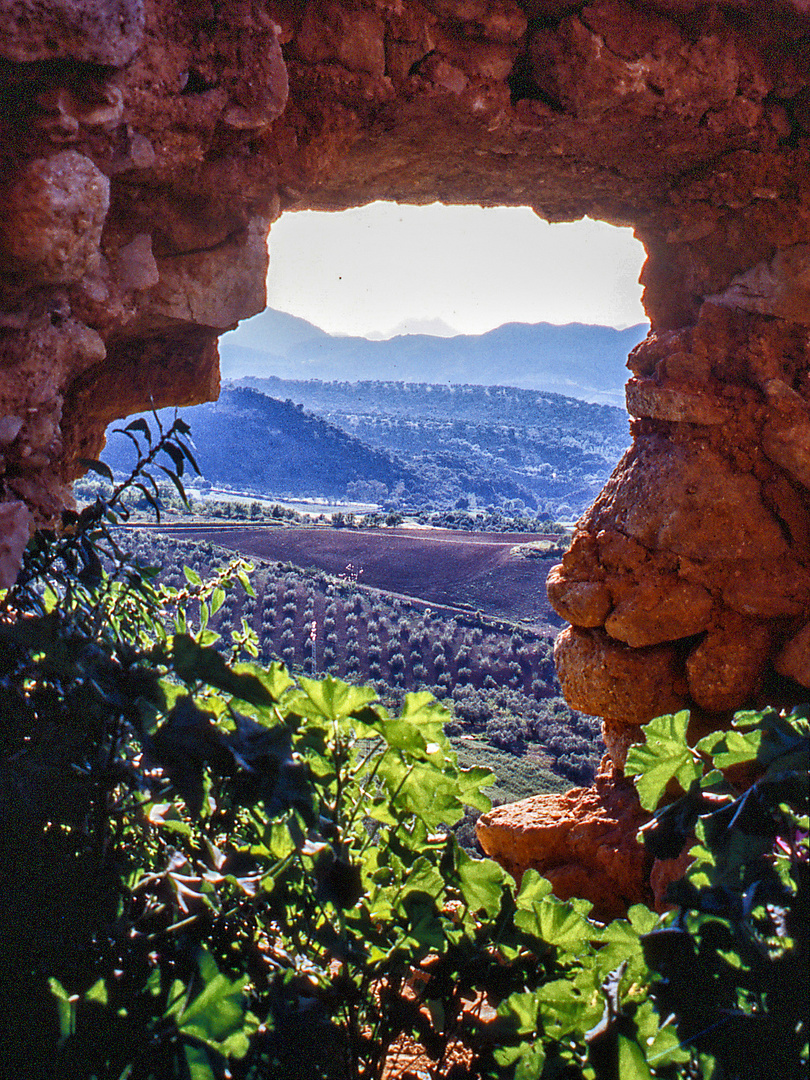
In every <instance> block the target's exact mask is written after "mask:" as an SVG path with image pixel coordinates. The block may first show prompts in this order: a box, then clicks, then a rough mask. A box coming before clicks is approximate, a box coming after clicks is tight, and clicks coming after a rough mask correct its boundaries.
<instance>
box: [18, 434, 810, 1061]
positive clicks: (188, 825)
mask: <svg viewBox="0 0 810 1080" xmlns="http://www.w3.org/2000/svg"><path fill="white" fill-rule="evenodd" d="M136 423H140V422H136ZM141 434H142V435H143V439H146V438H147V437H148V436H147V432H146V431H145V430H144V428H142V427H138V428H135V429H134V433H133V437H135V435H139V436H140V435H141ZM187 434H188V433H187V431H186V430H184V427H183V426H178V425H175V426H173V427H172V428H170V429H169V430H168V431H167V432H161V434H160V438H159V439H158V440H157V442H156V443H155V444H154V445H152V443H151V440H150V442H149V445H148V446H145V447H144V448H143V449H142V451H141V453H140V459H139V462H138V466H137V470H136V472H135V473H134V474H133V477H132V478H131V479H130V481H127V482H125V483H124V484H123V485H119V487H118V488H116V489H115V491H114V493H113V496H112V498H111V500H110V501H109V502H107V503H101V502H98V503H96V504H95V505H94V506H91V507H88V508H86V509H85V510H84V511H83V512H82V514H81V515H70V514H69V515H67V516H66V519H65V522H64V528H63V530H62V531H61V532H60V533H59V534H57V533H40V534H38V535H37V536H36V537H35V538H34V540H33V541H32V543H31V546H30V548H29V550H28V552H27V554H26V561H25V566H24V570H23V574H22V575H21V577H20V579H19V582H18V584H17V585H16V586H15V587H14V588H13V589H11V590H9V591H8V592H7V593H6V594H5V595H4V596H2V597H0V639H2V648H0V715H2V721H3V723H2V729H1V730H0V754H1V755H2V757H1V758H0V765H1V767H2V773H0V784H1V785H2V786H1V787H0V799H2V814H3V821H4V836H3V849H2V864H0V865H2V881H3V886H2V888H3V896H2V919H3V921H4V924H5V925H3V926H2V927H0V931H2V941H3V943H4V945H3V948H4V951H5V956H4V957H3V968H4V971H5V972H6V973H8V977H7V978H6V983H7V985H6V987H5V991H6V992H5V995H4V1010H3V1014H2V1015H3V1023H4V1024H6V1025H8V1028H7V1030H6V1031H5V1032H3V1033H2V1034H3V1038H2V1043H1V1044H2V1045H3V1046H4V1047H6V1055H7V1057H9V1058H14V1056H15V1053H16V1060H10V1061H8V1062H6V1063H5V1064H6V1066H7V1068H8V1071H9V1074H10V1075H25V1076H29V1077H36V1076H48V1077H57V1078H58V1077H72V1076H82V1077H91V1076H93V1077H97V1078H98V1080H102V1078H103V1080H123V1078H131V1080H149V1078H154V1080H163V1078H164V1077H178V1078H193V1080H203V1078H205V1080H207V1078H218V1080H219V1078H222V1080H224V1078H225V1077H232V1078H244V1080H249V1078H250V1080H253V1078H255V1080H258V1078H260V1077H280V1078H283V1077H290V1078H293V1077H294V1078H295V1080H307V1078H309V1077H312V1078H313V1080H322V1078H324V1080H325V1078H335V1080H344V1078H350V1077H351V1078H358V1080H359V1078H372V1077H379V1076H380V1075H381V1074H382V1071H383V1068H384V1066H385V1062H386V1060H387V1059H388V1058H389V1057H390V1051H391V1049H392V1048H393V1047H395V1046H396V1045H397V1044H398V1040H400V1039H401V1038H402V1037H408V1038H410V1039H413V1040H415V1041H416V1042H417V1043H418V1044H419V1045H420V1046H421V1047H422V1048H423V1049H424V1051H425V1052H426V1054H427V1056H428V1057H429V1059H431V1060H432V1061H433V1062H434V1066H433V1072H434V1075H436V1076H439V1075H441V1076H448V1077H449V1076H453V1075H454V1073H453V1069H455V1070H456V1073H455V1075H459V1076H480V1077H492V1078H495V1077H497V1078H505V1080H508V1078H511V1077H514V1078H515V1080H531V1078H538V1077H571V1078H580V1077H582V1078H589V1080H603V1078H605V1080H606V1078H609V1077H614V1076H621V1077H622V1080H636V1078H640V1080H646V1078H647V1077H650V1076H660V1077H665V1078H670V1077H673V1078H674V1077H676V1076H695V1077H698V1076H701V1077H718V1078H721V1077H722V1078H725V1077H728V1078H733V1077H737V1076H740V1077H742V1076H746V1077H749V1076H750V1077H759V1076H763V1077H764V1076H766V1075H768V1076H771V1075H776V1074H778V1075H779V1076H780V1077H792V1076H799V1075H800V1074H801V1071H802V1069H804V1068H806V1061H807V1016H806V1006H805V1005H804V1001H805V997H804V993H803V988H802V985H801V982H800V980H801V979H802V977H803V974H802V973H803V971H804V970H805V968H806V962H807V921H806V907H807V893H808V882H807V870H808V863H807V819H806V816H804V817H803V816H802V815H806V813H807V789H806V752H807V741H808V723H807V719H806V716H805V715H804V714H796V715H793V716H791V717H781V716H779V715H777V714H776V713H765V714H742V715H741V716H740V717H738V718H737V721H736V724H735V727H734V728H733V729H732V730H731V731H730V732H728V733H725V734H722V735H713V736H710V737H709V738H708V739H705V740H703V742H702V743H701V744H699V745H698V747H697V748H695V750H690V749H689V748H688V747H687V745H686V741H685V728H686V717H685V715H683V714H679V716H676V717H664V718H661V719H660V720H658V721H654V722H653V724H651V725H649V727H648V729H647V735H648V741H647V744H646V745H645V746H644V747H642V748H640V749H638V750H636V751H633V754H632V756H631V758H630V762H629V768H630V770H631V771H635V772H636V773H637V775H638V787H639V794H640V797H641V799H642V802H643V804H644V805H645V806H647V807H648V808H649V809H650V810H651V811H652V810H655V809H656V807H657V806H658V804H659V802H661V800H662V798H664V797H665V794H666V791H667V790H671V788H672V785H673V784H676V785H680V789H679V790H681V791H682V792H683V794H682V795H681V797H680V798H677V799H675V801H672V800H670V801H669V803H668V805H665V806H663V808H662V809H660V810H658V811H657V812H656V817H655V818H654V819H653V823H652V825H651V826H650V828H649V829H648V830H647V836H646V839H647V843H648V844H649V845H650V847H651V850H652V851H653V853H654V854H656V855H659V856H662V857H664V856H671V855H676V854H678V853H679V852H680V850H681V848H682V846H683V844H684V842H687V843H688V842H690V840H691V841H692V842H694V844H695V846H694V847H693V854H695V856H696V859H695V862H694V864H693V866H692V868H691V870H690V872H689V875H688V877H687V879H686V880H685V881H684V882H683V883H681V884H680V885H679V886H678V887H677V891H676V894H675V897H674V899H675V900H676V902H677V903H678V905H679V906H678V908H677V909H676V910H675V911H674V912H673V913H671V914H669V915H667V916H665V917H663V918H660V919H659V918H658V917H657V916H655V915H654V914H652V913H651V912H650V911H649V910H648V909H646V908H645V907H643V906H637V907H635V908H632V909H631V911H630V912H629V914H628V918H627V919H626V920H618V921H616V922H613V923H611V924H609V925H608V926H603V925H601V924H599V923H596V922H594V921H592V920H591V919H590V918H589V911H590V909H589V905H588V904H587V903H586V902H584V901H571V902H569V903H563V902H561V901H559V900H556V899H555V898H554V897H552V896H551V895H550V886H549V884H548V882H546V881H545V880H543V879H541V878H539V877H538V876H537V875H536V874H535V873H534V872H532V871H530V872H528V873H527V874H526V875H525V876H524V878H523V881H522V883H521V885H520V887H519V888H516V887H515V884H514V882H513V881H512V879H511V878H510V877H508V875H506V874H505V873H504V872H503V871H502V870H501V869H500V868H499V867H498V866H496V865H495V864H494V863H492V862H490V861H488V860H474V859H471V858H470V857H469V856H468V855H467V854H465V853H464V852H463V851H462V850H461V849H460V848H459V847H458V844H457V843H456V840H455V838H454V837H453V835H452V834H451V833H450V832H449V831H448V829H449V826H451V825H452V824H453V823H454V822H455V821H457V820H458V819H459V817H460V816H461V815H462V813H463V808H464V806H465V805H472V806H477V807H479V808H485V807H486V806H487V799H486V797H485V796H484V795H482V794H481V790H480V789H481V786H482V785H483V784H486V783H487V782H488V781H489V780H490V779H491V777H490V776H489V775H488V774H487V773H486V772H485V770H470V771H465V770H463V769H460V768H459V767H458V765H457V763H456V759H455V756H454V754H453V752H452V749H451V747H450V745H449V742H448V740H447V738H446V736H445V734H444V730H443V727H444V723H445V722H446V720H447V719H448V713H447V712H446V710H445V709H444V708H443V707H442V706H440V705H439V704H438V703H436V702H435V701H433V700H432V699H431V698H430V697H429V696H428V695H426V694H416V695H409V696H408V697H407V698H406V699H405V702H404V705H403V707H402V710H401V712H400V713H399V714H398V715H395V714H392V713H391V712H389V711H388V710H386V709H385V708H384V707H383V706H382V705H380V704H379V702H378V701H377V700H376V699H375V695H374V691H372V690H369V689H366V688H356V687H351V686H349V685H347V684H345V683H342V682H340V681H338V680H335V679H332V678H326V679H324V680H311V679H305V678H300V679H299V680H297V681H296V680H293V679H292V678H291V677H290V676H289V675H288V673H287V672H286V670H285V669H284V668H283V667H282V666H281V665H280V664H271V665H270V666H269V667H266V668H262V667H260V666H258V665H256V664H255V663H253V662H251V661H244V660H241V659H240V657H243V656H245V655H249V654H250V653H251V652H252V651H255V642H254V641H253V640H252V638H251V634H250V633H249V631H248V630H247V629H246V628H243V629H242V630H241V631H234V634H233V635H232V641H231V642H230V643H229V646H228V649H227V650H225V648H224V646H223V645H222V643H219V644H220V650H221V651H218V649H217V648H215V645H217V642H216V641H215V640H214V637H215V635H213V632H212V631H211V630H210V629H209V628H208V627H207V618H208V616H209V615H210V612H211V611H212V610H213V609H214V608H216V607H217V606H218V605H219V604H220V603H221V602H222V596H223V589H224V587H225V586H226V585H227V583H228V581H229V580H230V579H232V578H234V577H236V576H240V575H241V576H242V577H243V578H244V572H243V571H242V570H241V569H240V568H236V569H234V570H225V571H223V572H222V573H221V574H220V575H219V576H217V577H216V578H215V579H214V580H212V581H210V582H203V581H202V580H200V579H199V577H197V576H196V575H195V574H194V573H193V572H189V574H188V580H187V585H186V587H185V589H181V590H168V589H165V588H162V587H159V588H158V587H156V586H154V584H152V581H151V578H150V573H151V572H150V571H146V570H144V569H142V568H138V567H137V566H133V565H131V564H130V563H129V562H128V561H127V559H126V558H125V557H124V556H123V555H122V554H121V552H120V551H118V549H117V548H116V546H115V542H114V539H113V532H112V527H113V525H114V524H115V522H116V520H117V519H118V517H119V516H120V515H121V513H122V512H123V513H125V511H124V510H122V508H123V506H124V500H125V498H126V492H127V488H128V485H129V486H131V485H132V484H138V483H140V484H144V486H146V485H145V482H144V481H143V480H142V479H139V477H141V476H142V473H143V469H144V468H145V467H148V466H150V465H151V463H152V462H154V461H155V460H157V459H158V455H159V454H164V453H165V454H168V456H169V460H170V461H171V463H172V466H173V469H172V468H171V467H170V472H172V473H173V474H174V475H175V478H176V479H177V482H178V485H179V486H180V487H181V488H182V481H181V479H180V476H181V474H182V471H183V468H184V467H185V463H186V462H190V463H191V464H192V465H193V455H192V452H191V449H190V447H189V445H188V441H187ZM140 441H143V440H140ZM147 490H150V489H149V488H148V487H147ZM104 556H106V559H107V569H105V568H104V565H103V563H102V557H104ZM244 585H245V587H246V588H247V589H248V590H249V589H250V583H249V581H248V580H247V579H246V578H244ZM191 597H194V599H195V601H196V602H197V604H198V605H199V610H200V613H201V614H200V623H199V625H198V626H195V627H192V626H190V625H189V624H188V622H187V619H186V616H185V614H184V607H185V606H186V605H187V601H188V600H189V598H191ZM719 769H724V770H726V771H727V772H726V775H727V777H733V770H734V769H736V770H737V772H739V771H740V770H741V769H745V770H747V774H748V775H747V776H746V786H745V788H743V786H742V785H740V786H739V787H738V786H736V785H735V783H734V780H733V779H729V778H725V779H724V777H723V775H722V774H721V772H720V771H718V770H719ZM729 769H731V770H732V771H731V772H729V771H728V770H729ZM750 781H753V784H751V783H750ZM762 1045H767V1046H768V1048H769V1050H768V1055H767V1056H765V1055H763V1054H762V1053H761V1051H760V1047H761V1046H762ZM772 1047H776V1048H777V1049H776V1050H774V1051H773V1053H772V1052H771V1048H772ZM755 1050H756V1051H757V1052H754V1051H755ZM763 1058H764V1060H763ZM461 1060H463V1061H464V1064H463V1065H461V1064H457V1065H451V1064H450V1062H452V1061H456V1062H460V1061H461Z"/></svg>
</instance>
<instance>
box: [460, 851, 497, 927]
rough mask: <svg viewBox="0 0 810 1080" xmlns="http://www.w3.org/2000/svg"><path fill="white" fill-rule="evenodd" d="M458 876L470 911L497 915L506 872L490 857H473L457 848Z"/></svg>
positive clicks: (462, 893)
mask: <svg viewBox="0 0 810 1080" xmlns="http://www.w3.org/2000/svg"><path fill="white" fill-rule="evenodd" d="M457 858H458V877H459V886H460V888H461V895H462V896H463V897H464V900H465V902H466V904H467V906H468V907H469V908H470V909H471V910H472V911H485V912H486V913H487V915H490V916H492V915H497V914H498V912H499V911H500V909H501V902H502V900H503V896H504V890H505V885H506V872H505V871H504V870H503V869H502V868H501V867H500V866H499V865H498V864H497V863H496V862H493V861H492V859H473V858H471V857H470V856H469V855H468V854H467V852H466V851H464V850H463V849H462V848H459V849H458V852H457Z"/></svg>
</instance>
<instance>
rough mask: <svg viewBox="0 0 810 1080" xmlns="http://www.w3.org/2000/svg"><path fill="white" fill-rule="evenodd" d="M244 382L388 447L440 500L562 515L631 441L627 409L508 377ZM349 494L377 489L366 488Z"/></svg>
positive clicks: (585, 498)
mask: <svg viewBox="0 0 810 1080" xmlns="http://www.w3.org/2000/svg"><path fill="white" fill-rule="evenodd" d="M242 384H243V385H245V386H250V387H254V388H255V389H257V390H261V391H262V392H263V393H267V394H270V395H272V396H273V397H279V398H280V397H284V398H289V399H291V400H293V401H295V402H296V403H300V404H303V406H304V408H305V409H306V410H307V411H309V412H311V413H314V414H316V415H318V416H321V417H322V418H323V419H325V420H328V421H329V422H330V423H332V424H334V425H336V426H337V427H339V428H341V429H342V430H343V431H345V432H347V433H350V434H352V435H354V436H356V437H357V438H358V439H360V440H361V441H362V442H363V443H365V444H367V445H368V446H371V447H374V448H375V449H377V450H381V451H384V452H386V453H389V454H391V455H393V456H395V457H396V458H397V459H398V460H400V461H402V462H403V463H404V464H406V465H407V466H408V468H409V469H410V470H411V471H412V472H413V473H414V474H416V475H418V476H419V477H420V478H421V480H422V481H423V483H425V484H427V485H428V487H429V489H430V490H431V491H432V492H433V498H434V499H436V500H437V501H438V502H439V505H453V504H454V503H455V502H457V501H458V500H461V505H472V506H473V507H474V506H476V505H478V506H484V505H487V504H489V503H495V504H496V505H497V504H500V503H501V502H502V500H504V499H509V500H519V501H520V502H523V503H524V504H525V505H526V506H527V507H528V508H530V509H532V510H536V511H539V512H541V513H546V514H548V515H549V516H550V517H552V518H555V519H558V518H567V517H570V516H571V515H574V514H577V513H579V512H581V511H582V510H583V509H584V507H585V506H586V505H587V504H588V503H589V502H590V501H591V500H592V499H593V498H594V497H595V495H596V494H597V492H598V491H599V490H600V488H601V487H602V485H603V484H604V482H605V480H606V479H607V477H608V475H609V474H610V472H611V470H612V468H613V466H614V464H615V463H616V461H617V460H618V458H619V457H620V456H621V454H622V452H623V451H624V450H625V448H626V447H627V444H628V442H629V432H628V420H627V414H626V412H625V411H624V410H621V409H615V408H613V407H611V406H607V405H594V404H590V403H587V402H583V401H578V400H575V399H573V398H566V397H562V396H561V395H559V394H544V393H538V392H536V391H533V390H521V389H518V388H515V387H511V386H469V385H462V386H442V385H425V384H415V383H403V382H371V381H364V382H358V383H349V382H322V381H318V380H311V381H308V382H292V381H287V380H283V379H278V378H267V379H256V378H250V379H245V380H243V381H242ZM355 494H356V495H357V497H358V498H362V497H364V496H365V497H367V498H370V499H374V497H375V495H374V489H373V488H368V489H367V490H365V491H363V490H358V491H356V492H355ZM388 495H390V492H389V493H388ZM383 497H386V496H383Z"/></svg>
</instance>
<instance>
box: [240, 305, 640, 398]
mask: <svg viewBox="0 0 810 1080" xmlns="http://www.w3.org/2000/svg"><path fill="white" fill-rule="evenodd" d="M646 333H647V327H646V325H645V324H639V325H637V326H632V327H629V328H628V329H626V330H615V329H613V327H609V326H586V325H584V324H581V323H569V324H568V325H565V326H555V325H552V324H550V323H536V324H530V323H508V324H507V325H505V326H500V327H498V328H497V329H495V330H490V331H489V332H488V333H486V334H480V335H468V334H459V335H457V336H455V337H434V336H431V335H427V334H406V335H401V336H399V337H393V338H390V339H388V340H384V341H374V340H368V339H367V338H356V337H333V336H331V335H329V334H327V333H325V332H324V331H323V330H320V329H319V328H318V327H316V326H313V325H312V324H311V323H308V322H306V321H305V320H304V319H299V318H296V317H295V316H293V315H288V314H285V313H284V312H279V311H274V310H273V309H272V308H267V309H266V310H265V311H264V312H262V314H261V315H257V316H256V317H255V318H253V319H250V320H248V321H247V322H244V323H242V324H241V325H240V326H239V327H238V328H237V329H236V330H234V331H232V332H231V333H229V334H225V335H223V337H222V338H221V339H220V346H219V348H220V356H221V358H222V365H221V366H222V375H223V378H226V379H242V378H245V377H247V376H253V377H258V378H265V377H268V376H277V377H278V378H281V379H291V380H310V379H322V380H326V381H329V380H334V379H342V380H346V381H349V382H355V381H358V380H385V381H402V382H416V383H434V384H440V383H468V384H469V383H473V384H476V385H479V386H496V385H497V386H515V387H520V388H523V389H528V390H544V391H549V392H552V393H556V394H563V395H565V396H566V397H572V398H578V399H580V400H582V401H591V402H600V403H602V404H608V405H615V406H618V407H620V408H621V407H623V406H624V383H625V381H626V378H627V373H626V368H625V362H626V360H627V354H628V353H629V352H630V350H631V349H632V348H633V347H634V346H635V345H637V344H638V342H639V341H641V340H642V338H643V337H644V336H645V335H646Z"/></svg>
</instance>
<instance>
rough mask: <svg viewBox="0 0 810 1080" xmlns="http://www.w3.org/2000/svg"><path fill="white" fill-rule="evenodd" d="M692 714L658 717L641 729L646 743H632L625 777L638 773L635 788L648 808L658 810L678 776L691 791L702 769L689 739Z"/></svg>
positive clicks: (681, 783)
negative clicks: (659, 804)
mask: <svg viewBox="0 0 810 1080" xmlns="http://www.w3.org/2000/svg"><path fill="white" fill-rule="evenodd" d="M688 724H689V713H688V712H687V711H686V710H683V711H682V712H679V713H675V714H674V715H668V716H659V717H658V718H657V719H655V720H651V721H650V723H649V724H646V725H645V727H644V728H643V729H642V730H643V731H644V735H645V737H646V740H647V741H646V742H645V743H642V744H641V745H635V746H631V747H630V750H629V752H628V754H627V764H626V765H625V767H624V772H625V775H626V776H637V777H638V780H636V790H637V791H638V797H639V802H640V803H641V805H642V806H643V807H644V809H645V810H650V811H652V810H655V808H656V807H657V806H658V803H659V802H660V801H661V796H662V795H663V794H664V791H665V789H666V786H667V784H668V783H669V782H670V780H672V779H675V780H677V781H678V783H679V784H680V785H681V787H682V788H683V789H684V791H688V790H689V788H690V787H691V786H692V783H693V782H694V781H695V780H699V779H700V776H701V774H702V772H703V765H702V763H701V762H700V761H699V760H697V759H696V758H695V755H694V753H693V752H692V750H691V749H690V747H689V746H688V745H687V742H686V728H687V725H688Z"/></svg>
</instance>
